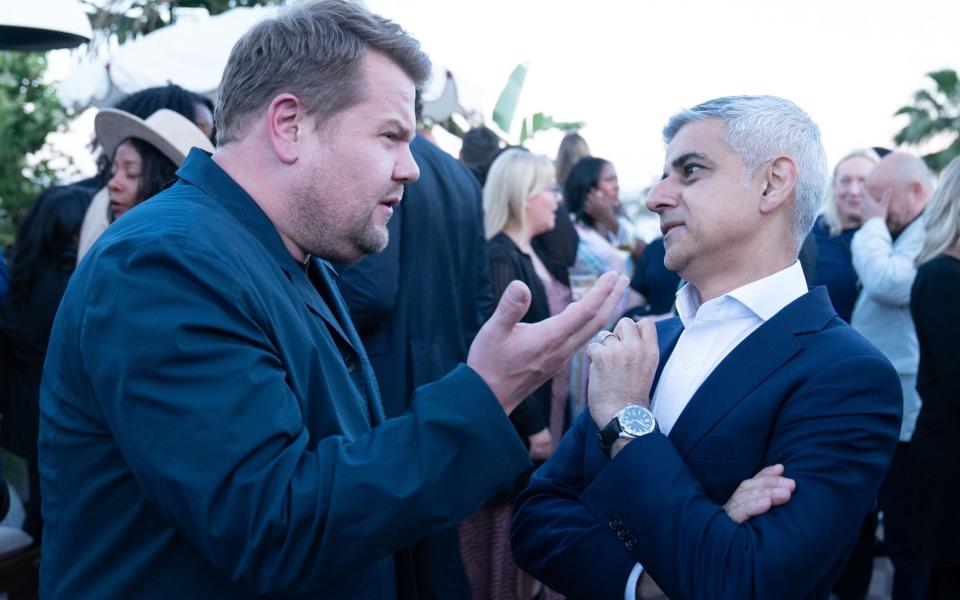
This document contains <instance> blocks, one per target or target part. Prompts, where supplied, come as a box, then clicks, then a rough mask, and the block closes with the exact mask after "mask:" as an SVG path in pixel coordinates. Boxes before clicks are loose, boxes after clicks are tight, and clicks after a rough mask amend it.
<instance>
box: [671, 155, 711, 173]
mask: <svg viewBox="0 0 960 600" xmlns="http://www.w3.org/2000/svg"><path fill="white" fill-rule="evenodd" d="M694 160H695V161H697V162H702V163H704V166H706V167H712V166H714V163H713V161H712V160H710V159H709V158H708V157H707V155H706V154H701V153H700V152H685V153H683V154H681V155H680V156H678V157H677V158H675V159H673V162H672V163H670V166H671V167H673V168H674V169H677V170H679V169H682V168H683V166H684V165H686V164H687V163H688V162H690V161H694Z"/></svg>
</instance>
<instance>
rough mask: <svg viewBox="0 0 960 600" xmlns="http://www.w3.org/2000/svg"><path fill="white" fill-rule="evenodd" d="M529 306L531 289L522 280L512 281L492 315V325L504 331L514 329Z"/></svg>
mask: <svg viewBox="0 0 960 600" xmlns="http://www.w3.org/2000/svg"><path fill="white" fill-rule="evenodd" d="M529 307H530V289H529V288H527V286H526V284H524V283H523V282H522V281H516V280H515V281H511V282H510V285H508V286H507V289H506V290H504V291H503V296H501V297H500V302H499V303H498V304H497V310H495V311H494V312H493V316H491V317H490V325H492V326H493V327H495V328H496V329H499V330H501V331H503V332H510V331H513V328H514V327H516V325H517V323H519V322H520V319H522V318H523V315H525V314H527V309H528V308H529Z"/></svg>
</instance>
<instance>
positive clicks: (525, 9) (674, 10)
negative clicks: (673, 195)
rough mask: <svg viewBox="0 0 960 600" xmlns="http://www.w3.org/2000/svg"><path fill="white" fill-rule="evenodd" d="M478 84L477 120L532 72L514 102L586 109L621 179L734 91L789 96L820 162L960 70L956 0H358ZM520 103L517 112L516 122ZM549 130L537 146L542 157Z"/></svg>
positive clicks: (885, 137)
mask: <svg viewBox="0 0 960 600" xmlns="http://www.w3.org/2000/svg"><path fill="white" fill-rule="evenodd" d="M366 4H367V6H368V7H369V8H370V9H371V10H373V11H374V12H378V13H380V14H382V15H384V16H386V17H388V18H391V19H394V20H395V21H397V22H398V23H400V24H401V25H402V26H404V27H405V28H406V29H407V30H408V31H409V32H410V33H412V34H413V35H414V36H416V37H417V38H419V39H420V41H421V43H422V47H423V49H424V50H425V51H426V52H427V53H428V54H429V55H430V56H431V58H432V60H434V61H435V62H438V63H441V64H443V65H444V66H445V67H447V68H448V69H450V70H451V71H453V72H454V74H455V75H456V76H458V77H461V78H463V79H464V80H466V81H467V82H469V83H470V84H471V85H472V86H473V87H476V88H477V89H478V90H480V92H481V93H482V104H483V105H484V106H485V108H486V111H485V112H486V116H487V118H488V119H489V117H490V114H491V113H492V108H493V105H494V104H495V103H496V99H497V96H498V95H499V93H500V90H501V89H502V88H503V86H504V84H505V83H506V81H507V79H508V77H509V75H510V72H511V71H512V70H513V68H514V66H516V64H518V63H521V62H526V63H528V67H529V71H528V75H527V80H526V84H525V87H524V91H523V95H522V97H521V102H520V106H519V109H518V115H519V116H522V115H525V114H533V113H534V112H538V111H542V112H544V113H546V114H549V115H551V116H553V117H554V118H556V119H560V120H571V121H585V122H586V127H585V128H584V129H583V130H582V131H581V134H582V135H583V136H584V137H585V138H586V140H587V142H588V143H589V145H590V148H591V151H592V153H593V154H595V155H598V156H602V157H604V158H607V159H608V160H611V161H612V162H613V163H614V165H615V166H616V167H617V171H618V173H619V175H620V180H621V187H622V188H623V189H624V190H625V192H630V191H631V190H633V191H638V190H640V189H642V188H644V187H646V186H648V185H649V184H650V183H651V182H653V181H654V180H655V179H657V178H658V177H659V174H660V173H661V171H662V168H663V143H662V141H661V136H660V131H661V129H662V128H663V125H664V124H665V123H666V121H667V119H668V118H669V117H670V115H671V114H673V113H675V112H676V111H677V110H679V109H681V108H684V107H690V106H693V105H696V104H698V103H699V102H702V101H704V100H708V99H710V98H715V97H718V96H724V95H731V94H773V95H777V96H782V97H785V98H788V99H790V100H792V101H794V102H795V103H796V104H798V105H799V106H800V107H801V108H803V109H804V110H805V111H807V112H808V113H809V114H810V115H811V117H813V119H814V121H816V122H817V123H818V124H819V126H820V128H821V134H822V137H823V142H824V146H825V148H826V151H827V157H828V159H829V160H830V163H831V165H832V164H833V163H834V162H835V161H837V160H839V159H840V158H841V157H842V156H843V155H845V154H846V153H847V152H848V151H850V150H852V149H854V148H861V147H866V146H877V145H882V146H888V147H890V146H892V145H893V141H892V138H893V135H894V134H895V133H896V131H898V130H899V129H900V127H902V126H903V124H904V123H905V119H904V118H903V117H898V118H894V117H893V113H894V112H896V110H897V109H898V108H899V107H901V106H903V105H904V104H906V103H909V102H910V100H911V98H912V95H913V93H914V92H915V91H916V90H917V89H920V88H922V87H925V86H927V85H928V81H929V80H928V79H927V78H926V77H925V74H926V73H927V72H929V71H933V70H938V69H942V68H946V67H949V68H954V69H960V36H958V35H957V33H956V32H957V23H960V2H957V1H955V0H954V1H930V0H917V1H914V2H910V3H907V2H902V1H901V2H885V1H873V2H865V1H860V0H852V1H850V0H834V1H832V2H824V1H819V0H809V1H807V2H790V3H784V2H774V1H770V0H765V1H760V0H730V1H727V2H719V1H716V0H669V1H661V0H636V1H625V0H590V1H589V2H583V1H572V2H568V1H566V0H554V1H540V0H485V1H484V2H476V3H461V2H455V1H451V0H416V1H412V0H411V1H406V2H405V1H399V0H366ZM519 116H518V118H517V119H516V121H517V122H519ZM559 139H560V135H559V134H554V135H544V136H541V135H538V136H537V138H535V139H534V140H533V142H532V143H531V144H528V145H529V146H530V147H531V148H532V149H533V150H535V151H537V152H540V153H543V154H547V155H550V156H554V155H555V153H556V148H557V145H558V144H559Z"/></svg>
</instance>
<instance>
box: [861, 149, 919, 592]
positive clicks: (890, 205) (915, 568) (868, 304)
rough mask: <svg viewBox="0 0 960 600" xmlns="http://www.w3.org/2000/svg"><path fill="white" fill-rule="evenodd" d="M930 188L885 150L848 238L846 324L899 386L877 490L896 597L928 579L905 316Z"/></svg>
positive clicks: (912, 339)
mask: <svg viewBox="0 0 960 600" xmlns="http://www.w3.org/2000/svg"><path fill="white" fill-rule="evenodd" d="M932 188H933V178H932V176H931V175H930V171H929V169H927V166H926V165H925V164H924V163H923V161H922V160H920V159H919V158H917V157H916V156H913V155H911V154H906V153H903V152H895V153H891V154H888V155H887V156H886V157H884V159H883V160H881V161H880V162H879V163H877V166H876V167H874V169H873V170H872V171H871V172H870V174H869V175H868V176H867V179H866V182H865V193H864V195H863V198H862V199H861V212H862V214H863V226H862V227H861V228H860V230H859V231H858V232H857V233H856V234H855V235H854V236H853V241H852V243H851V245H850V248H851V251H852V253H853V267H854V269H856V271H857V275H858V276H859V278H860V283H861V285H862V289H861V291H860V296H859V298H858V299H857V304H856V306H854V309H853V318H852V320H851V325H853V327H854V329H856V330H857V331H859V332H860V333H861V334H863V336H864V337H866V338H867V339H868V340H870V341H871V342H873V344H874V345H875V346H876V347H877V348H879V349H880V351H881V352H883V353H884V354H885V355H886V356H887V358H889V359H890V362H891V363H893V366H894V368H895V369H896V370H897V373H898V374H899V375H900V384H901V386H902V388H903V423H902V425H901V428H900V441H899V443H898V444H897V450H896V452H895V453H894V455H893V461H892V462H891V464H890V469H889V470H888V471H887V476H886V478H885V479H884V482H883V484H882V485H881V486H880V495H879V503H880V510H882V511H883V514H884V544H885V546H886V547H887V551H888V552H889V554H890V559H891V560H892V561H893V566H894V583H893V598H894V600H900V599H901V598H922V597H923V595H924V591H925V589H926V582H927V569H926V567H925V566H924V565H922V564H920V563H919V562H918V561H917V558H916V556H915V554H914V551H913V540H912V517H911V513H912V502H911V495H912V494H913V484H912V481H911V479H910V477H911V471H912V469H911V467H910V438H911V437H912V436H913V429H914V426H915V425H916V422H917V414H918V413H919V412H920V397H919V396H918V395H917V390H916V385H917V364H918V362H919V356H920V352H919V349H918V346H917V334H916V332H915V331H914V328H913V320H912V319H911V317H910V287H911V286H912V285H913V279H914V277H915V276H916V274H917V269H916V265H915V264H914V260H915V259H916V257H917V254H918V253H919V252H920V247H921V246H922V244H923V223H922V221H923V219H922V217H921V215H922V213H923V208H924V206H926V203H927V198H928V197H929V196H930V194H931V192H932Z"/></svg>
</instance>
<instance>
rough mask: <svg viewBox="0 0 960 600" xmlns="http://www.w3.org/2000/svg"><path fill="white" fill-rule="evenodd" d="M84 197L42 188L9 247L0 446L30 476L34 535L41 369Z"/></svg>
mask: <svg viewBox="0 0 960 600" xmlns="http://www.w3.org/2000/svg"><path fill="white" fill-rule="evenodd" d="M89 202H90V197H89V196H88V195H87V194H86V193H84V191H83V190H81V189H78V188H76V187H72V186H66V187H54V188H50V189H49V190H47V191H45V192H44V193H42V194H41V195H40V196H39V197H38V198H37V199H36V200H35V201H34V204H33V207H32V208H31V209H30V211H29V212H28V213H27V214H26V216H25V217H24V218H23V220H21V221H20V226H19V227H18V228H17V242H16V244H15V245H14V247H13V258H12V263H11V274H10V297H9V299H8V301H7V303H6V304H5V305H4V306H3V307H2V308H0V365H2V377H3V381H2V387H0V413H2V414H3V419H2V420H0V446H3V447H4V448H5V449H7V450H9V451H10V452H13V453H14V454H16V455H18V456H20V457H22V458H24V459H25V460H26V461H27V471H28V474H29V477H30V482H29V484H30V499H29V501H28V502H27V504H26V510H27V518H26V523H25V524H24V530H25V531H26V532H27V533H29V534H30V535H31V536H33V538H34V539H35V540H39V537H38V536H39V534H40V528H41V520H40V485H39V481H38V480H37V429H38V426H39V413H38V409H37V405H38V402H39V398H40V374H41V372H42V370H43V360H44V358H45V357H46V353H47V342H48V340H49V339H50V330H51V328H52V327H53V318H54V316H55V315H56V313H57V307H58V306H59V305H60V299H61V298H62V297H63V292H64V290H65V289H66V288H67V280H68V279H70V275H71V274H72V273H73V269H74V267H75V266H76V262H77V237H78V236H79V234H80V224H81V223H82V222H83V214H84V211H86V210H87V204H88V203H89Z"/></svg>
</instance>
